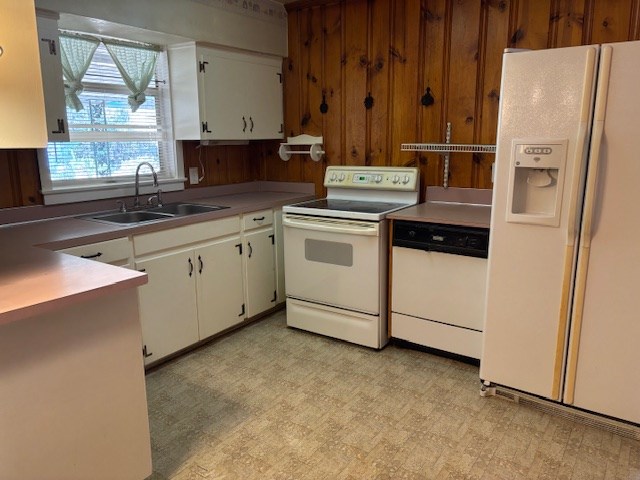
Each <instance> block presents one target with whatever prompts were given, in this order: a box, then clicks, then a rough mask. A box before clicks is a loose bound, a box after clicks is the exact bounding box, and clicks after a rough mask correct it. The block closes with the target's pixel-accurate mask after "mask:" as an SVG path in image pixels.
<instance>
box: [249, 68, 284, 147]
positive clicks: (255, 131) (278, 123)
mask: <svg viewBox="0 0 640 480" xmlns="http://www.w3.org/2000/svg"><path fill="white" fill-rule="evenodd" d="M244 75H245V80H248V81H247V83H246V88H247V90H246V97H245V102H246V105H247V106H246V110H247V114H248V116H249V138H251V139H255V140H258V139H267V138H282V137H283V135H284V133H283V132H284V128H283V119H282V105H283V104H282V74H281V68H280V66H279V65H277V66H275V65H269V64H263V63H246V64H245V74H244Z"/></svg>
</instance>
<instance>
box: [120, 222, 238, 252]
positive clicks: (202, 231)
mask: <svg viewBox="0 0 640 480" xmlns="http://www.w3.org/2000/svg"><path fill="white" fill-rule="evenodd" d="M239 232H240V217H238V216H235V217H228V218H223V219H220V220H212V221H209V222H201V223H194V224H192V225H185V226H184V227H177V228H169V229H167V230H161V231H159V232H152V233H143V234H141V235H135V236H134V237H133V248H134V251H135V255H136V257H139V256H140V255H145V254H147V253H152V252H157V251H160V250H167V249H171V248H177V247H181V246H183V245H193V244H196V243H202V242H206V241H208V240H211V239H214V238H219V237H225V236H227V235H231V234H234V233H239Z"/></svg>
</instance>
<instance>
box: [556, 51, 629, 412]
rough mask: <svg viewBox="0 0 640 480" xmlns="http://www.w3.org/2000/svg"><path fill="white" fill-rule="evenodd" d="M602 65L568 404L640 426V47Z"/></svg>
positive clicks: (607, 54)
mask: <svg viewBox="0 0 640 480" xmlns="http://www.w3.org/2000/svg"><path fill="white" fill-rule="evenodd" d="M602 58H603V61H602V62H601V68H600V75H599V86H598V94H597V98H596V109H595V118H594V120H595V122H594V142H593V143H594V145H593V148H592V158H591V159H590V161H589V174H588V179H587V187H586V193H585V211H584V219H583V225H582V233H581V241H580V247H579V257H578V258H579V260H578V268H577V274H576V275H577V278H576V293H575V301H574V306H573V321H572V328H571V334H570V343H569V355H568V359H569V361H568V365H567V386H566V388H565V395H564V400H565V401H566V402H567V403H572V404H573V405H575V406H577V407H581V408H584V409H587V410H592V411H595V412H599V413H603V414H606V415H611V416H613V417H617V418H621V419H624V420H628V421H631V422H635V423H640V406H639V405H640V373H639V370H638V365H640V348H639V347H638V342H639V340H640V244H639V243H638V237H639V236H640V214H639V213H638V200H639V199H638V193H637V192H638V179H640V135H639V134H638V133H639V131H640V92H639V90H638V79H639V78H640V65H639V64H638V58H640V42H625V43H618V44H612V45H603V47H602ZM608 63H610V74H609V75H607V65H608ZM600 84H602V88H601V85H600ZM605 107H606V110H605ZM600 133H601V135H600ZM599 138H600V140H601V141H600V142H598V139H599ZM598 143H599V144H600V145H599V148H598Z"/></svg>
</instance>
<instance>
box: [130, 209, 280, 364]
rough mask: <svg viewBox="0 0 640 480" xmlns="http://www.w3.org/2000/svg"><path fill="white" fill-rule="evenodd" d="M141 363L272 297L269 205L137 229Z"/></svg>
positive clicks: (260, 308) (262, 307)
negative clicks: (142, 276) (142, 278)
mask: <svg viewBox="0 0 640 480" xmlns="http://www.w3.org/2000/svg"><path fill="white" fill-rule="evenodd" d="M133 245H134V252H135V253H134V255H135V268H136V269H138V270H141V271H145V272H146V273H147V275H148V277H149V279H148V283H147V284H146V285H144V286H142V287H140V288H139V301H140V318H141V322H142V335H143V341H144V346H143V353H144V355H145V363H146V364H150V363H154V362H156V361H158V360H161V359H162V358H164V357H167V356H168V355H171V354H173V353H175V352H178V351H179V350H182V349H184V348H186V347H188V346H190V345H193V344H195V343H197V342H198V341H200V340H204V339H206V338H209V337H211V336H212V335H215V334H217V333H220V332H222V331H224V330H226V329H228V328H230V327H233V326H234V325H237V324H239V323H241V322H243V321H244V320H245V319H247V318H251V317H255V316H256V315H259V314H261V313H263V312H265V311H266V310H269V309H270V308H272V307H274V306H275V305H276V302H277V286H276V253H275V252H276V239H275V232H274V228H273V211H272V210H270V209H269V210H262V211H258V212H252V213H249V214H245V215H243V216H242V219H240V217H229V218H225V219H221V220H214V221H211V222H203V223H197V224H192V225H187V226H184V227H178V228H173V229H167V230H162V231H158V232H152V233H146V234H141V235H136V236H134V238H133Z"/></svg>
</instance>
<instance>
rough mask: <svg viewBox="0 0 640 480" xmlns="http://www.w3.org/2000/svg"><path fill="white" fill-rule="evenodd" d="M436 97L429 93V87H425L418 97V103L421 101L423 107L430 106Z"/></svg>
mask: <svg viewBox="0 0 640 480" xmlns="http://www.w3.org/2000/svg"><path fill="white" fill-rule="evenodd" d="M435 101H436V99H435V98H433V95H431V88H429V87H427V91H426V92H425V94H424V95H423V96H422V98H421V99H420V103H422V106H423V107H430V106H431V105H433V104H434V103H435Z"/></svg>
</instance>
